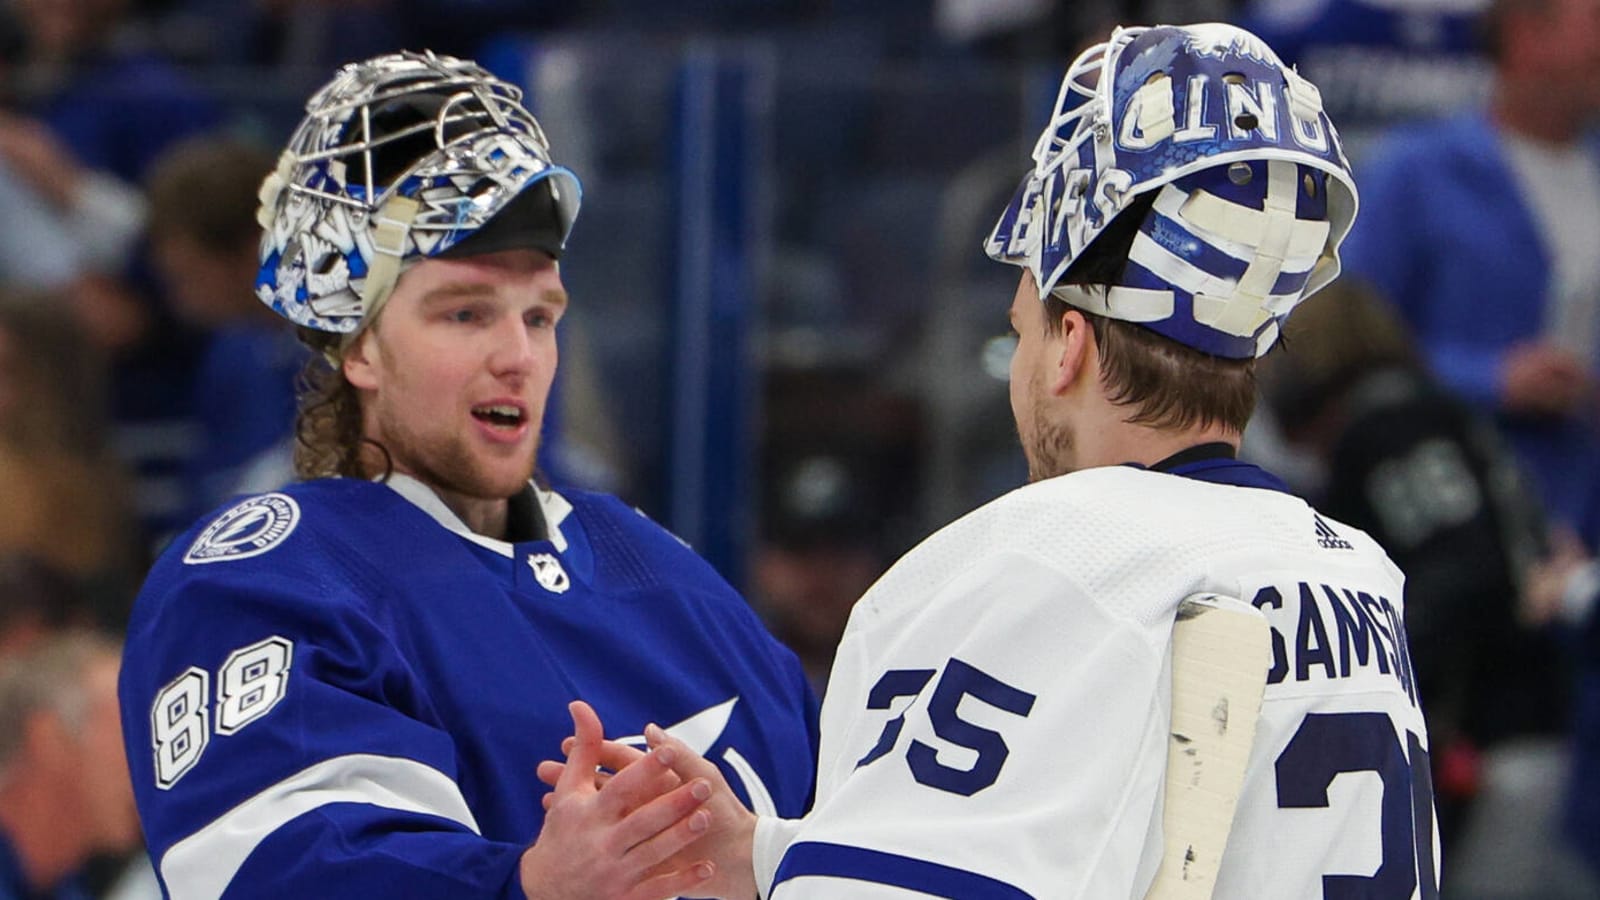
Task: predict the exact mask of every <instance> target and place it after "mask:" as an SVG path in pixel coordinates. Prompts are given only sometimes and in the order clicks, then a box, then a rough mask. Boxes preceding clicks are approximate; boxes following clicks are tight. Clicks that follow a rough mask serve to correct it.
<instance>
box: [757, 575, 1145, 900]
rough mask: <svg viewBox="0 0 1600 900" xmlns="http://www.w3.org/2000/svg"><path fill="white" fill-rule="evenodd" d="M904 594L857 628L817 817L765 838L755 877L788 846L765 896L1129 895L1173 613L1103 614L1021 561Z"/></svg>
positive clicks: (832, 711)
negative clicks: (899, 606)
mask: <svg viewBox="0 0 1600 900" xmlns="http://www.w3.org/2000/svg"><path fill="white" fill-rule="evenodd" d="M886 581H890V583H892V580H886ZM902 586H904V587H909V588H910V590H909V591H908V596H906V597H902V598H894V597H890V598H887V600H888V602H887V603H884V604H881V605H880V604H878V603H875V602H872V601H873V600H874V594H869V595H868V598H867V599H864V600H863V602H862V604H861V605H859V606H858V608H857V611H856V613H855V614H854V616H853V617H852V621H851V624H850V628H849V630H848V631H847V634H846V637H845V639H844V641H843V643H842V644H841V647H840V655H839V657H838V660H837V661H836V663H835V668H834V671H833V675H832V677H831V678H830V681H829V690H828V694H827V697H826V698H825V701H824V705H823V724H822V733H823V737H822V741H823V747H822V753H821V756H822V760H823V769H822V771H821V773H820V778H821V782H820V783H819V786H818V799H817V806H816V808H815V809H814V810H813V811H812V813H811V814H810V815H809V816H807V817H806V818H805V819H804V820H802V821H801V822H800V823H799V824H798V825H793V824H792V823H791V824H787V825H785V826H784V827H774V826H768V827H767V828H766V829H764V830H763V831H762V832H761V833H760V835H759V836H760V837H761V842H759V843H760V844H761V845H758V847H757V859H756V860H755V862H756V865H757V868H758V870H760V869H763V868H770V866H771V862H770V859H771V857H772V856H774V855H776V851H775V850H774V849H773V848H772V847H771V846H770V845H771V844H772V843H773V842H774V841H777V842H786V843H787V846H786V848H784V849H783V851H782V856H781V862H779V863H778V865H777V872H776V876H775V878H774V880H773V884H772V885H771V889H770V892H769V893H768V894H767V896H769V897H772V898H774V900H809V898H824V897H826V898H830V900H837V898H891V897H893V898H899V897H905V896H908V894H907V893H906V892H907V891H913V892H917V891H920V892H923V893H927V894H932V895H935V896H947V897H982V898H1006V900H1010V898H1028V897H1045V896H1048V897H1052V898H1078V897H1113V896H1117V897H1127V896H1137V895H1141V894H1142V889H1143V887H1144V886H1146V885H1148V884H1149V881H1150V879H1151V878H1152V877H1153V875H1154V872H1155V868H1156V866H1157V864H1158V863H1159V851H1160V841H1159V827H1160V824H1159V802H1160V795H1161V784H1162V777H1163V774H1164V771H1165V763H1166V727H1165V726H1166V722H1167V719H1168V713H1167V697H1168V696H1169V694H1170V690H1169V685H1168V674H1167V672H1168V669H1167V663H1166V645H1167V642H1168V640H1169V639H1170V633H1171V612H1170V610H1169V611H1166V612H1161V611H1151V614H1150V615H1149V616H1148V617H1147V618H1146V619H1141V618H1139V617H1138V616H1135V615H1132V614H1130V613H1129V612H1127V611H1119V610H1115V609H1113V608H1111V607H1109V606H1107V605H1104V604H1101V603H1098V602H1095V600H1093V599H1092V598H1090V597H1088V596H1086V594H1085V592H1084V591H1083V589H1082V588H1080V587H1079V586H1078V585H1076V584H1075V583H1074V582H1073V581H1072V579H1071V578H1070V577H1068V576H1067V575H1065V574H1063V573H1061V572H1058V571H1056V570H1054V569H1052V568H1050V567H1049V566H1047V565H1045V564H1044V563H1042V562H1040V561H1038V560H1037V559H1035V558H1033V557H1030V556H1027V555H1024V554H1020V553H1019V554H1014V555H1013V554H1001V555H997V556H993V557H990V558H989V559H988V560H986V561H983V562H980V563H978V564H977V565H976V566H975V567H973V568H972V569H969V570H968V571H966V572H965V573H963V574H960V575H958V576H957V577H955V578H953V579H951V580H950V581H948V582H946V583H945V584H943V585H938V586H930V593H929V594H925V595H922V596H910V595H913V594H917V593H920V586H918V585H909V586H905V585H902ZM880 587H883V585H882V584H880ZM877 590H878V589H876V588H875V591H877ZM879 599H882V598H879ZM897 602H903V603H904V606H905V608H906V610H907V612H906V614H905V615H900V614H897V612H896V610H895V608H894V607H895V604H896V603H897ZM913 609H914V615H913V614H912V612H911V611H912V610H913ZM1152 838H1154V839H1152ZM762 845H765V846H762ZM763 854H765V856H766V859H765V860H764V859H762V858H761V857H762V856H763Z"/></svg>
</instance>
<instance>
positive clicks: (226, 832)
mask: <svg viewBox="0 0 1600 900" xmlns="http://www.w3.org/2000/svg"><path fill="white" fill-rule="evenodd" d="M333 803H368V804H371V805H373V806H381V807H384V808H386V809H395V810H401V811H404V812H412V813H418V814H422V815H430V816H437V817H439V818H442V819H448V820H450V821H452V822H455V823H457V824H459V825H461V826H462V827H463V828H466V829H469V830H471V831H472V832H473V833H477V832H478V823H477V822H476V821H475V820H474V818H473V816H472V810H471V809H469V808H468V807H467V801H466V799H465V798H463V797H462V796H461V788H460V787H458V786H457V785H456V783H455V782H454V781H451V780H450V779H449V777H447V776H446V775H445V774H444V773H442V772H440V771H439V770H437V769H434V768H431V767H429V766H426V765H423V764H422V763H419V762H417V761H415V760H410V759H401V758H398V757H392V756H375V755H369V754H352V755H349V756H338V757H334V758H333V759H328V760H324V761H322V762H320V763H318V764H316V765H314V766H311V767H310V768H308V769H304V770H302V771H300V772H298V773H296V774H294V775H292V776H290V777H289V778H286V779H284V780H283V781H280V782H278V783H277V784H275V785H273V786H271V787H269V788H267V789H266V790H264V791H262V792H261V793H259V794H256V795H255V796H254V797H251V798H250V799H248V800H246V801H245V802H243V803H241V804H239V805H238V806H235V807H234V808H233V809H230V810H228V811H227V812H226V813H223V814H222V816H221V817H220V818H218V819H216V820H215V821H213V822H212V823H211V824H209V825H207V826H205V827H204V828H202V829H200V830H199V831H197V832H195V833H194V834H191V835H189V836H188V837H186V838H184V839H183V840H181V841H179V842H178V843H176V844H174V845H172V847H171V848H169V849H168V850H167V852H166V853H165V854H164V855H163V856H162V857H161V862H160V866H159V868H160V870H161V880H162V881H163V882H165V883H166V886H167V891H168V896H169V897H171V898H172V900H201V898H206V897H220V896H221V895H222V892H223V891H224V890H225V889H226V888H227V887H228V883H229V882H230V881H232V880H233V876H234V873H236V872H238V871H239V868H240V867H241V866H243V865H244V861H245V859H246V858H248V857H249V856H250V854H251V853H252V852H254V851H255V849H256V847H257V846H259V845H260V844H261V842H262V841H264V840H266V839H267V837H268V836H269V835H271V834H272V833H273V832H274V831H277V830H278V828H280V827H282V826H283V825H284V823H286V822H288V821H289V820H291V819H293V818H295V817H297V816H300V815H302V814H304V813H307V812H310V811H311V810H314V809H317V808H318V807H322V806H327V805H329V804H333Z"/></svg>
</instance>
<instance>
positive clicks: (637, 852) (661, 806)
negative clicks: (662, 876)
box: [617, 780, 711, 869]
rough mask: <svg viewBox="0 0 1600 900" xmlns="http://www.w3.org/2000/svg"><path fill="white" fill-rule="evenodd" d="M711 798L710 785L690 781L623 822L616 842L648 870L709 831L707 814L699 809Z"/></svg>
mask: <svg viewBox="0 0 1600 900" xmlns="http://www.w3.org/2000/svg"><path fill="white" fill-rule="evenodd" d="M710 798H711V785H709V784H707V783H706V782H704V781H699V780H696V781H691V782H689V783H688V784H684V785H679V786H678V787H677V788H675V789H674V790H672V791H669V792H668V793H666V794H663V795H661V796H660V797H657V798H655V799H654V800H651V801H650V802H649V803H646V804H644V805H643V806H641V807H639V808H638V809H636V810H634V811H633V812H632V813H631V814H629V815H628V817H627V818H625V819H623V820H622V822H621V824H620V825H619V826H618V829H617V838H618V840H619V841H621V843H622V844H623V845H625V846H627V847H628V850H627V855H628V856H629V857H631V858H632V859H633V861H634V862H635V863H636V864H637V865H639V866H641V867H642V868H645V869H648V868H651V867H653V866H655V865H657V864H658V863H661V862H662V861H664V860H667V859H670V858H672V857H673V856H674V855H676V854H677V853H680V852H682V850H683V849H684V848H685V847H687V846H689V845H690V844H692V843H694V842H695V841H696V840H698V839H699V838H700V836H701V835H703V834H705V832H706V829H707V828H710V827H711V813H710V811H708V810H706V809H703V808H701V807H702V805H703V804H704V803H705V802H706V801H707V800H709V799H710Z"/></svg>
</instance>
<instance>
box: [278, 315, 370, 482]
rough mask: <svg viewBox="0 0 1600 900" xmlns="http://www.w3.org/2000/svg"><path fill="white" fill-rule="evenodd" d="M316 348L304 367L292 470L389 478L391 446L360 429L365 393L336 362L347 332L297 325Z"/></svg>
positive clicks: (302, 336) (314, 474) (315, 475)
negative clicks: (372, 437) (368, 436)
mask: <svg viewBox="0 0 1600 900" xmlns="http://www.w3.org/2000/svg"><path fill="white" fill-rule="evenodd" d="M296 331H297V333H298V335H299V337H300V342H301V343H303V344H305V345H306V346H307V347H310V348H311V350H312V351H313V352H312V354H311V358H310V359H309V360H307V361H306V364H305V367H304V368H303V369H301V370H300V389H299V396H300V409H299V413H298V415H297V416H296V418H295V423H294V437H295V442H294V471H295V474H296V475H298V476H299V477H301V478H329V477H334V476H343V477H346V478H371V477H373V476H375V475H382V476H383V477H385V478H387V477H388V475H389V473H390V472H391V471H392V463H391V461H390V459H389V451H388V450H386V449H384V447H383V445H382V444H379V443H378V442H376V441H373V440H371V439H369V438H367V437H365V436H364V435H363V434H362V422H361V397H360V395H358V394H357V393H356V389H355V386H354V385H352V384H351V383H350V382H349V381H348V380H346V379H345V377H344V371H343V370H342V369H341V368H340V367H339V366H337V365H335V364H334V362H333V359H334V358H336V357H337V353H338V349H339V343H340V341H342V340H343V338H344V336H343V335H339V334H330V333H328V332H324V331H314V330H312V329H310V328H304V327H302V328H298V329H296Z"/></svg>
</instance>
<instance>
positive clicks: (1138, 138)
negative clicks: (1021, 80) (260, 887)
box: [985, 24, 1356, 359]
mask: <svg viewBox="0 0 1600 900" xmlns="http://www.w3.org/2000/svg"><path fill="white" fill-rule="evenodd" d="M1033 160H1034V166H1033V169H1032V170H1031V171H1030V172H1028V174H1027V175H1026V177H1024V178H1023V181H1022V185H1021V187H1019V188H1018V190H1017V193H1016V196H1015V197H1014V198H1013V199H1012V201H1011V203H1010V205H1009V206H1008V207H1007V208H1006V210H1005V211H1004V212H1003V213H1002V214H1001V216H1000V220H999V221H998V222H997V223H996V224H995V227H994V230H993V231H992V232H991V234H990V235H989V238H988V240H987V242H986V244H985V251H986V252H987V253H988V255H989V256H990V257H991V258H993V259H995V260H998V261H1001V262H1006V263H1011V264H1013V265H1018V266H1025V267H1027V268H1028V269H1029V270H1030V271H1031V272H1032V273H1033V275H1034V278H1035V279H1036V280H1037V282H1038V285H1039V293H1040V296H1041V297H1043V296H1048V295H1051V294H1052V293H1053V294H1054V295H1055V296H1056V297H1058V298H1060V299H1061V300H1064V301H1065V302H1067V303H1068V304H1070V305H1072V306H1075V307H1078V308H1080V309H1084V310H1086V311H1088V312H1093V313H1097V314H1100V315H1104V316H1109V317H1111V318H1115V319H1121V320H1124V321H1130V322H1137V323H1139V324H1140V325H1143V326H1145V327H1147V328H1150V329H1151V330H1154V331H1156V332H1158V333H1160V334H1162V335H1164V336H1166V337H1168V338H1171V339H1172V340H1175V341H1177V342H1179V343H1181V344H1184V345H1186V346H1189V347H1193V348H1195V349H1197V350H1200V351H1202V352H1205V353H1209V354H1211V355H1214V356H1221V357H1226V358H1231V359H1249V358H1252V357H1256V356H1260V355H1261V354H1263V353H1265V352H1266V351H1267V350H1268V349H1269V348H1270V347H1271V346H1272V345H1273V343H1274V342H1275V341H1276V340H1277V338H1278V334H1279V330H1280V326H1281V323H1282V321H1283V319H1284V318H1285V317H1286V316H1288V314H1289V311H1290V310H1291V309H1293V308H1294V306H1295V305H1296V304H1297V303H1299V302H1300V301H1301V300H1303V299H1305V298H1306V297H1308V296H1310V295H1311V294H1312V293H1314V292H1316V291H1317V290H1319V289H1321V288H1322V287H1323V286H1324V285H1326V284H1327V283H1328V282H1330V281H1332V280H1333V278H1334V276H1336V275H1337V274H1338V272H1339V255H1338V248H1339V244H1340V243H1341V242H1342V241H1343V240H1344V236H1345V234H1346V233H1347V232H1348V231H1349V230H1350V224H1351V222H1352V220H1353V219H1354V218H1355V213H1356V190H1355V182H1354V181H1353V180H1352V178H1351V176H1350V165H1349V163H1348V162H1347V161H1346V159H1345V156H1344V151H1343V149H1342V148H1341V146H1340V144H1339V136H1338V133H1337V132H1336V131H1335V130H1334V127H1333V123H1332V122H1330V121H1329V120H1328V117H1327V115H1326V114H1325V113H1324V112H1323V110H1322V100H1321V95H1320V94H1319V93H1318V92H1317V89H1316V88H1315V87H1314V86H1313V85H1312V84H1311V83H1310V82H1308V81H1306V80H1305V79H1304V78H1302V77H1300V75H1299V74H1298V73H1296V72H1295V71H1294V70H1293V69H1291V68H1289V67H1287V66H1285V65H1284V64H1283V63H1282V62H1281V61H1280V60H1279V59H1278V57H1277V55H1276V54H1274V53H1273V52H1272V50H1271V48H1269V47H1267V45H1266V44H1265V43H1264V42H1263V41H1261V39H1260V38H1257V37H1256V36H1255V35H1253V34H1251V33H1250V32H1248V31H1245V30H1243V29H1241V28H1237V27H1235V26H1232V25H1222V24H1205V25H1188V26H1183V27H1175V26H1165V25H1164V26H1157V27H1154V28H1119V29H1117V30H1116V31H1115V32H1113V33H1112V35H1111V39H1110V40H1109V41H1107V42H1106V43H1103V44H1099V45H1096V46H1094V47H1092V48H1090V49H1089V50H1087V51H1085V52H1084V53H1083V54H1082V55H1080V56H1079V57H1078V58H1077V59H1076V60H1075V61H1074V62H1073V63H1072V65H1071V66H1070V67H1069V68H1068V69H1067V73H1066V76H1065V78H1063V79H1062V82H1061V89H1060V92H1059V94H1058V95H1057V97H1056V105H1055V110H1054V113H1053V115H1052V118H1051V121H1050V123H1049V124H1048V125H1047V126H1046V127H1045V129H1044V132H1043V133H1042V134H1041V135H1040V136H1039V140H1038V143H1037V144H1036V145H1035V146H1034V151H1033ZM1151 192H1155V196H1154V198H1153V202H1152V205H1151V206H1150V208H1149V210H1148V212H1146V213H1145V214H1144V219H1143V221H1142V222H1140V223H1139V227H1138V233H1137V234H1136V235H1135V236H1134V238H1133V244H1132V247H1131V248H1130V250H1129V252H1128V264H1127V267H1126V270H1125V272H1124V274H1123V276H1122V277H1121V279H1120V280H1119V283H1118V284H1115V285H1110V286H1108V288H1107V289H1106V290H1100V289H1098V288H1096V289H1086V288H1083V287H1078V286H1074V285H1071V284H1064V283H1063V282H1062V277H1063V276H1064V275H1066V274H1067V271H1068V270H1069V269H1070V268H1071V267H1072V264H1073V263H1074V262H1076V261H1077V260H1078V259H1079V258H1080V257H1081V256H1082V255H1083V254H1084V252H1085V251H1086V250H1087V249H1088V248H1089V246H1090V245H1091V244H1092V243H1093V241H1094V240H1095V238H1096V237H1098V236H1099V235H1100V234H1102V233H1103V232H1104V231H1105V230H1106V228H1107V226H1109V225H1110V223H1111V221H1112V220H1113V219H1114V218H1115V217H1116V216H1117V215H1118V214H1119V213H1121V212H1122V211H1123V210H1125V209H1127V208H1129V207H1130V206H1132V205H1133V203H1134V201H1135V200H1136V199H1137V198H1139V197H1140V196H1141V195H1144V194H1147V193H1151Z"/></svg>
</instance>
